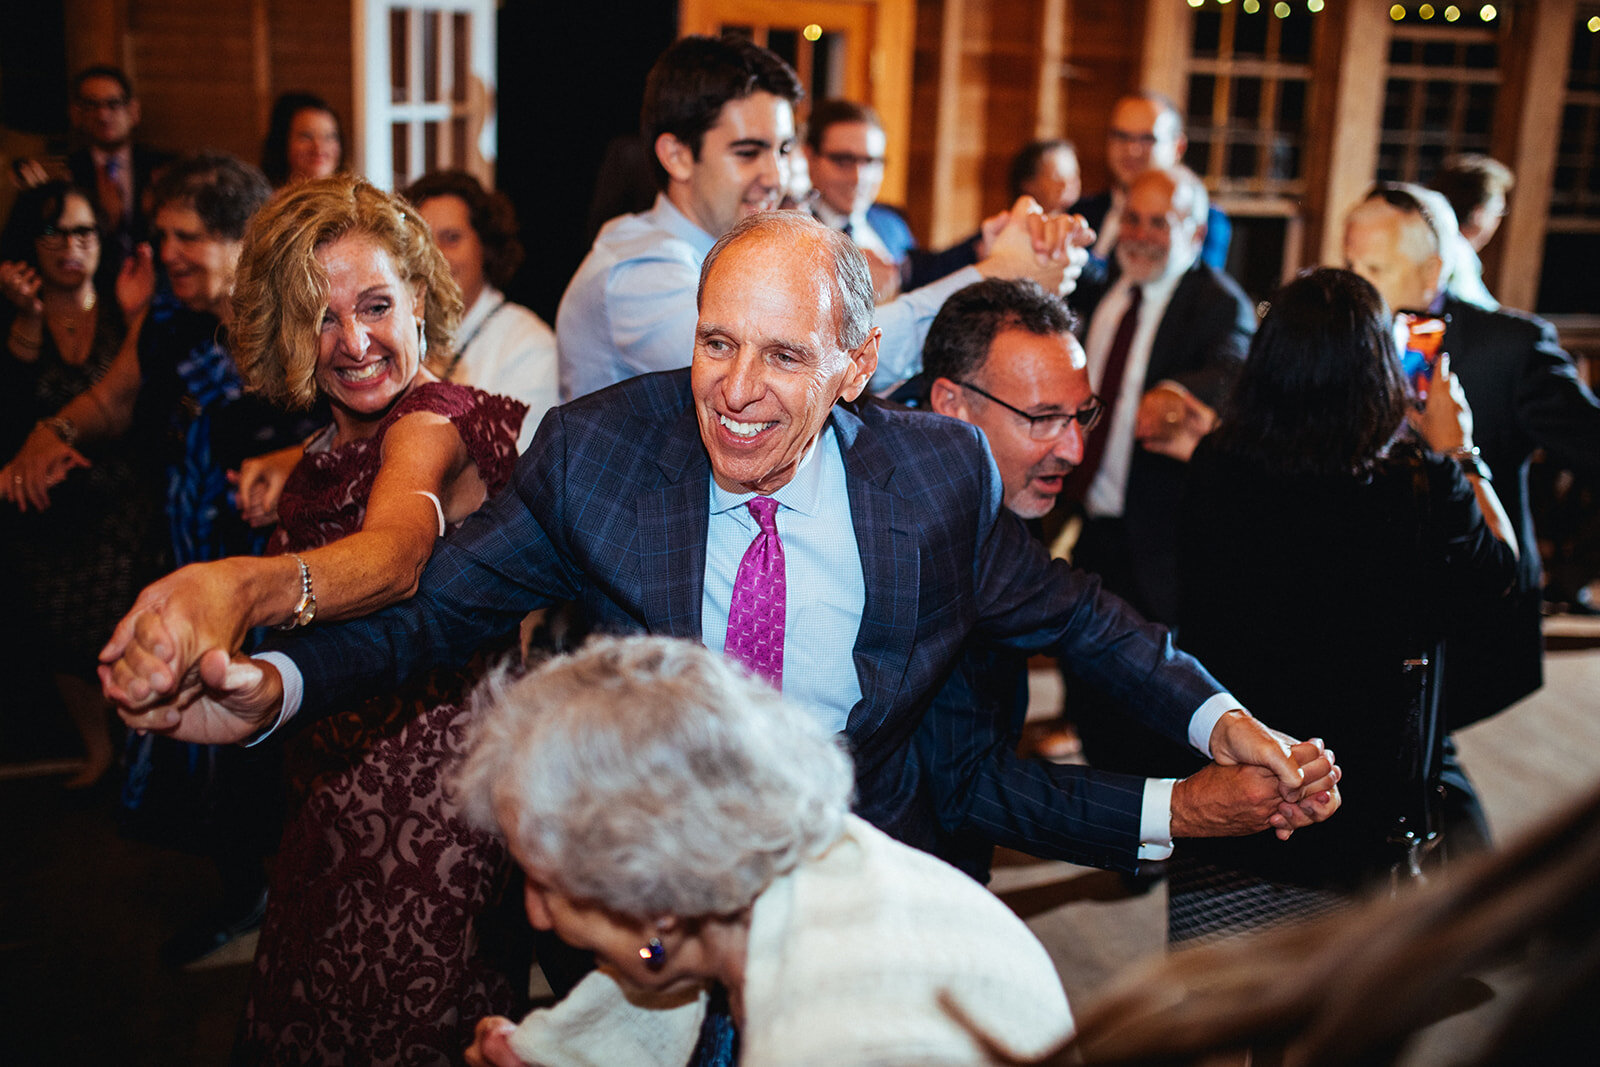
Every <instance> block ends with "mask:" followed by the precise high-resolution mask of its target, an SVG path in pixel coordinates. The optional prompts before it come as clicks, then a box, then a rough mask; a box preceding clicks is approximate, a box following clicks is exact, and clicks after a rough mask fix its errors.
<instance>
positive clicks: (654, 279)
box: [556, 194, 983, 403]
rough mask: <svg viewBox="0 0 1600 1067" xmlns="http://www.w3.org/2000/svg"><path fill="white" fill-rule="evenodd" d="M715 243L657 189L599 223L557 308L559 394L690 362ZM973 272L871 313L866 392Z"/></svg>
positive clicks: (903, 363) (917, 353) (891, 371)
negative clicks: (872, 345)
mask: <svg viewBox="0 0 1600 1067" xmlns="http://www.w3.org/2000/svg"><path fill="white" fill-rule="evenodd" d="M716 243H717V241H716V238H715V237H713V236H712V235H711V234H709V233H707V232H706V231H704V230H702V229H701V228H700V227H699V226H696V225H695V224H694V223H693V222H691V221H690V220H689V218H688V217H687V216H685V215H684V214H683V212H681V211H679V210H678V209H677V208H676V207H674V206H673V204H672V202H671V201H670V200H668V199H667V197H666V195H665V194H658V195H657V196H656V202H655V206H654V207H652V208H651V209H650V210H649V211H643V212H640V213H639V214H637V215H623V216H620V217H619V218H615V219H612V220H611V221H610V222H608V223H606V224H605V226H604V227H603V228H602V229H601V230H600V235H599V236H598V237H596V238H595V239H594V247H593V248H591V249H589V254H588V255H587V256H585V257H584V259H583V262H582V263H581V264H579V265H578V272H577V273H576V274H574V275H573V276H572V281H571V282H570V283H568V285H567V291H566V292H565V293H563V294H562V296H561V306H560V307H559V308H558V309H557V310H556V353H557V359H558V360H559V362H560V373H561V401H562V403H566V402H567V401H568V400H573V399H575V398H577V397H580V396H585V395H587V394H589V393H593V392H595V391H596V390H599V389H604V388H605V387H606V386H608V385H615V384H616V383H617V382H621V381H626V380H627V379H629V378H632V377H635V376H637V375H640V374H648V373H649V372H651V371H658V370H673V369H675V368H677V367H687V366H688V365H689V363H690V362H691V361H692V360H693V358H694V324H695V320H696V319H697V318H698V317H699V313H698V309H697V308H696V306H695V292H696V291H697V290H698V289H699V287H700V265H701V264H702V263H704V262H705V258H706V256H707V254H709V253H710V251H711V246H712V245H714V244H716ZM982 280H983V276H982V275H981V274H979V273H978V271H977V270H976V269H975V268H973V267H964V268H962V269H961V270H958V271H956V272H955V273H954V274H951V275H949V276H948V277H945V278H940V279H939V280H938V281H936V282H933V283H931V284H929V285H925V286H923V287H922V288H920V289H916V290H913V291H912V292H909V293H906V294H904V295H903V296H900V297H898V298H897V299H895V300H893V301H891V302H889V303H887V304H883V305H881V306H879V307H878V309H877V311H876V312H875V313H874V318H875V320H876V323H877V325H878V326H880V327H881V328H882V329H883V339H882V340H881V341H880V342H879V345H878V370H877V372H876V373H875V374H873V376H872V382H871V388H872V390H873V391H874V392H879V393H882V392H885V391H887V390H888V389H890V388H892V387H893V386H894V385H895V383H897V382H899V381H902V380H904V379H906V378H909V377H911V376H912V375H913V374H915V373H917V371H918V370H920V369H921V368H922V342H923V339H924V338H926V337H927V335H928V327H929V326H931V325H932V324H933V317H934V316H935V315H937V314H938V313H939V308H940V307H942V306H943V305H944V302H945V299H946V298H947V297H949V296H950V294H952V293H954V292H955V291H956V290H958V289H963V288H965V287H966V286H968V285H971V284H973V283H974V282H980V281H982Z"/></svg>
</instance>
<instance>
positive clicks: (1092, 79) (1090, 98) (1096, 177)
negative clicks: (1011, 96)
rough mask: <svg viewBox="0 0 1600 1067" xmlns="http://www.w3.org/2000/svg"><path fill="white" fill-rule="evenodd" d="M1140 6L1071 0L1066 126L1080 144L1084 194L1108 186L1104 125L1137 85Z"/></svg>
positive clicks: (1110, 0)
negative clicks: (1118, 99) (1114, 109)
mask: <svg viewBox="0 0 1600 1067" xmlns="http://www.w3.org/2000/svg"><path fill="white" fill-rule="evenodd" d="M1144 10H1145V5H1143V4H1129V3H1121V2H1118V0H1073V2H1072V8H1071V23H1072V25H1071V29H1070V38H1069V41H1068V54H1067V65H1068V67H1069V68H1070V70H1071V78H1070V80H1069V81H1068V83H1067V102H1066V119H1067V124H1066V129H1065V130H1063V131H1062V132H1061V135H1062V136H1064V137H1070V138H1071V139H1072V140H1073V142H1074V143H1075V144H1076V145H1077V146H1078V164H1079V166H1080V167H1081V168H1082V171H1083V189H1084V192H1095V191H1097V190H1100V189H1105V188H1107V187H1108V186H1109V185H1110V184H1111V173H1110V171H1108V170H1107V169H1106V128H1107V126H1108V125H1109V124H1110V120H1111V108H1112V106H1113V105H1114V104H1116V102H1117V98H1118V97H1120V96H1123V95H1125V94H1127V93H1130V92H1133V91H1134V90H1136V89H1138V88H1139V69H1140V62H1141V41H1142V40H1143V39H1144V17H1145V16H1144Z"/></svg>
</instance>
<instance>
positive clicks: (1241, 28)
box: [1233, 17, 1268, 56]
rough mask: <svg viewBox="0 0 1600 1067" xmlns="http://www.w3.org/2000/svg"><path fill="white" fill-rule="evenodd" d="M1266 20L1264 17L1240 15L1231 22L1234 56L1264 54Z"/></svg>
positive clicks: (1265, 50)
mask: <svg viewBox="0 0 1600 1067" xmlns="http://www.w3.org/2000/svg"><path fill="white" fill-rule="evenodd" d="M1267 22H1268V20H1267V19H1265V18H1248V17H1240V18H1237V19H1235V20H1234V23H1233V54H1234V55H1236V56H1264V55H1266V54H1267Z"/></svg>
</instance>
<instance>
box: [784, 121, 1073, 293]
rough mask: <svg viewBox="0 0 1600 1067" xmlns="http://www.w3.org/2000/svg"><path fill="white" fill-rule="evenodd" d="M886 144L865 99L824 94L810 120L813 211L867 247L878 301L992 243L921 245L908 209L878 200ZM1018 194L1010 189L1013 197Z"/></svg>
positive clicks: (947, 270) (949, 269) (974, 257)
mask: <svg viewBox="0 0 1600 1067" xmlns="http://www.w3.org/2000/svg"><path fill="white" fill-rule="evenodd" d="M887 148H888V138H887V137H886V136H885V135H884V132H883V121H882V120H881V119H880V118H879V117H878V113H877V112H876V111H875V110H873V109H872V108H870V107H868V106H867V105H865V104H858V103H856V102H855V101H853V100H823V101H821V102H819V103H818V104H817V105H816V106H815V107H813V108H812V109H811V117H810V118H809V119H807V120H806V141H805V152H806V168H807V170H808V171H809V173H810V175H811V188H812V190H813V194H814V195H813V196H812V198H811V200H810V207H811V213H812V214H813V215H815V216H816V217H817V218H818V219H820V220H821V221H822V222H823V223H824V224H825V225H828V226H831V227H832V228H834V229H836V230H840V231H842V232H844V233H846V234H849V235H850V237H851V239H852V240H854V241H855V243H856V245H857V247H859V248H860V249H861V250H862V251H864V252H866V253H868V257H867V262H868V265H869V266H870V267H871V268H872V283H873V288H874V289H875V290H876V291H877V293H878V300H879V301H880V302H883V301H886V300H892V299H893V298H894V297H895V295H896V294H897V293H899V292H900V291H902V290H906V291H909V290H912V289H919V288H921V287H922V286H924V285H927V284H928V283H929V282H935V281H938V280H939V279H940V278H943V277H945V276H947V275H950V274H953V273H955V272H956V271H958V270H960V269H961V268H962V267H970V266H972V265H973V264H975V263H977V262H978V261H979V260H980V259H982V258H983V252H984V251H985V250H986V247H987V246H986V245H985V244H984V243H983V242H982V241H981V240H980V239H977V238H974V239H972V240H969V241H963V242H961V243H960V244H957V245H953V246H952V247H950V248H947V249H945V250H943V251H930V250H928V249H924V248H921V247H920V246H918V244H917V239H916V237H914V236H913V235H912V233H911V225H910V223H908V222H906V218H905V216H904V215H902V214H900V212H899V211H897V210H896V209H894V208H892V207H890V206H889V205H888V204H880V203H878V192H879V191H880V190H881V189H882V188H883V166H884V152H885V151H886V150H887ZM1020 195H1021V194H1020V193H1013V194H1012V196H1011V199H1012V201H1013V202H1015V200H1016V199H1017V197H1018V196H1020ZM1047 210H1048V209H1047Z"/></svg>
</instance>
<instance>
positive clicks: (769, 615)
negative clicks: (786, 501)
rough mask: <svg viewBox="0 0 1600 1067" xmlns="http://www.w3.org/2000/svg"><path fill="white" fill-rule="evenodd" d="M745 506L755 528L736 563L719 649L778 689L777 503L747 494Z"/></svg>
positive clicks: (781, 588) (780, 572) (780, 573)
mask: <svg viewBox="0 0 1600 1067" xmlns="http://www.w3.org/2000/svg"><path fill="white" fill-rule="evenodd" d="M745 507H747V508H749V509H750V514H751V515H752V516H753V517H754V518H755V520H756V525H757V526H759V527H760V528H761V531H760V532H759V533H757V534H756V538H755V540H754V541H751V542H750V547H749V548H747V549H745V553H744V558H743V559H741V560H740V561H739V574H738V576H737V577H735V578H734V581H733V601H732V603H730V604H729V605H728V637H727V640H726V641H724V642H723V645H722V650H723V652H724V653H726V654H727V655H729V656H732V657H733V658H734V659H736V660H738V661H739V662H740V663H743V664H744V665H745V666H746V667H748V668H750V670H751V671H752V672H754V673H755V674H758V675H760V676H761V677H763V678H765V679H766V680H767V681H769V682H771V683H772V684H773V685H774V686H776V687H777V688H779V689H782V688H783V608H784V601H785V599H786V596H785V585H786V582H785V577H784V569H783V542H781V541H779V540H778V524H777V522H776V521H775V519H774V516H775V515H776V514H777V511H778V502H777V501H776V500H774V499H772V498H771V497H770V496H758V497H753V498H752V499H751V500H750V501H749V503H747V504H746V505H745Z"/></svg>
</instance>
